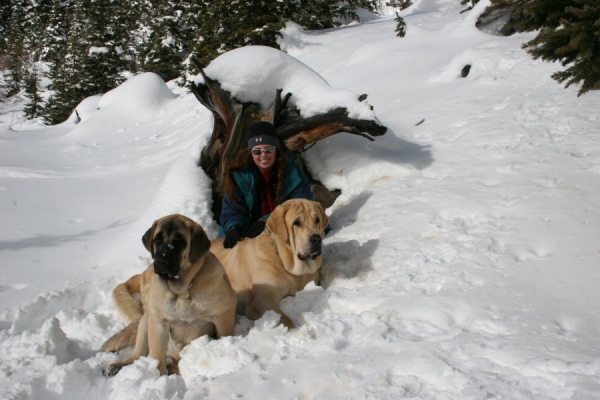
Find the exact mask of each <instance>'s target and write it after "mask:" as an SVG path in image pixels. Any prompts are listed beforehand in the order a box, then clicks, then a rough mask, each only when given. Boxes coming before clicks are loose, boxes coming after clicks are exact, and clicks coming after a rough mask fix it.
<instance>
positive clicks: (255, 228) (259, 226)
mask: <svg viewBox="0 0 600 400" xmlns="http://www.w3.org/2000/svg"><path fill="white" fill-rule="evenodd" d="M264 230H265V221H263V220H262V219H259V220H258V221H256V222H255V223H253V224H252V225H250V228H248V232H246V236H248V237H249V238H253V237H257V236H258V235H260V234H261V233H262V231H264Z"/></svg>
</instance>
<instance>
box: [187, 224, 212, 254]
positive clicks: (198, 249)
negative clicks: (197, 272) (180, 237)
mask: <svg viewBox="0 0 600 400" xmlns="http://www.w3.org/2000/svg"><path fill="white" fill-rule="evenodd" d="M190 237H191V240H190V253H189V260H190V263H192V264H195V263H196V262H197V261H198V260H199V259H200V258H201V257H203V256H204V255H205V254H206V253H207V252H208V250H210V240H208V236H206V232H204V229H202V226H200V225H198V224H196V223H193V224H192V226H190Z"/></svg>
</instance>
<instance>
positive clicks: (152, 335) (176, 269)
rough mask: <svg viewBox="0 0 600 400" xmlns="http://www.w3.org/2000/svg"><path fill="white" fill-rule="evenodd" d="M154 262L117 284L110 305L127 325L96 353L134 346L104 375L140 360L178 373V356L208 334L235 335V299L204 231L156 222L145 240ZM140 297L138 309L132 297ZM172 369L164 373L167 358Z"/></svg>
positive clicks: (188, 223)
mask: <svg viewBox="0 0 600 400" xmlns="http://www.w3.org/2000/svg"><path fill="white" fill-rule="evenodd" d="M142 241H143V243H144V246H145V247H146V249H148V251H149V252H150V254H151V255H152V258H153V259H154V262H153V263H152V264H150V266H149V267H148V268H147V269H146V270H145V271H144V272H142V273H141V274H138V275H135V276H133V277H131V278H130V279H129V280H128V281H127V282H124V283H121V284H119V285H118V286H117V287H116V288H115V289H114V291H113V298H114V301H115V303H116V305H117V307H118V309H119V311H120V312H121V314H123V315H124V316H125V317H126V318H127V320H128V321H129V322H131V324H130V325H129V326H127V327H125V328H124V329H123V330H122V331H120V332H119V333H117V334H116V335H114V336H113V337H111V338H110V339H109V340H108V341H107V342H106V343H104V345H103V346H102V348H101V350H100V351H117V350H119V349H122V348H124V347H128V346H131V345H133V344H135V348H134V350H133V354H132V355H131V357H130V358H129V359H128V360H126V361H124V362H120V363H116V364H111V365H110V366H108V367H106V368H105V369H104V374H105V375H107V376H112V375H115V374H116V373H118V372H119V370H120V369H121V368H122V367H123V366H125V365H129V364H131V363H133V362H134V361H135V360H136V359H138V358H139V357H141V356H146V355H149V356H150V357H153V358H156V359H158V369H159V370H160V373H161V375H164V374H166V373H167V372H169V373H173V372H178V368H177V362H178V361H179V351H180V350H181V348H183V346H184V345H186V344H189V343H190V342H191V341H192V340H194V339H196V338H198V337H200V336H202V335H205V334H208V335H211V336H214V337H217V338H220V337H221V336H229V335H232V334H233V327H234V325H235V311H236V303H237V298H236V293H235V291H234V290H233V289H232V287H231V284H230V283H229V279H228V277H227V275H226V273H225V270H224V269H223V267H222V265H221V263H219V260H217V258H216V257H215V256H214V255H213V254H212V253H211V252H210V251H209V250H210V246H211V243H210V241H209V240H208V237H207V236H206V233H205V232H204V229H202V227H201V226H200V225H199V224H197V223H195V222H194V221H192V220H191V219H189V218H187V217H184V216H182V215H169V216H166V217H163V218H160V219H159V220H157V221H155V222H154V224H153V225H152V227H151V228H150V229H148V231H147V232H146V233H145V234H144V236H143V238H142ZM136 293H140V294H141V303H140V301H139V300H136V298H135V297H134V294H136ZM167 356H170V357H171V358H172V359H173V364H170V365H169V369H168V370H167V364H166V358H167Z"/></svg>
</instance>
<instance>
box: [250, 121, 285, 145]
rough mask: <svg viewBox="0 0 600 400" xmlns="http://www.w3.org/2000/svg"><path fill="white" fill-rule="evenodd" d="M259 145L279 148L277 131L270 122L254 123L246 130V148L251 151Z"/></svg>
mask: <svg viewBox="0 0 600 400" xmlns="http://www.w3.org/2000/svg"><path fill="white" fill-rule="evenodd" d="M259 144H270V145H272V146H275V147H279V146H280V142H279V137H278V136H277V129H275V127H274V126H273V124H271V123H270V122H267V121H260V122H255V123H253V124H252V125H250V127H249V128H248V148H249V149H251V148H253V147H254V146H257V145H259Z"/></svg>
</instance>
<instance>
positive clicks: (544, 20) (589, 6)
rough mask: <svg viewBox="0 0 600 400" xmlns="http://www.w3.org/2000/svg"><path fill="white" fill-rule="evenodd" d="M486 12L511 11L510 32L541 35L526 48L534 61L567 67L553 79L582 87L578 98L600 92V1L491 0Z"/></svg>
mask: <svg viewBox="0 0 600 400" xmlns="http://www.w3.org/2000/svg"><path fill="white" fill-rule="evenodd" d="M491 3H492V4H491V6H490V7H488V9H487V10H486V11H496V10H506V9H508V10H510V11H511V20H510V21H509V26H508V27H509V28H512V29H514V30H515V31H517V32H532V31H539V33H538V34H537V36H536V37H535V38H534V39H533V40H531V41H529V42H527V43H525V44H524V45H523V47H524V48H525V49H527V51H528V52H529V53H530V54H531V55H532V56H533V58H534V59H542V60H544V61H558V62H560V63H561V64H562V66H564V67H566V69H564V70H563V71H559V72H556V73H554V74H553V75H552V78H553V79H555V80H557V81H558V82H560V83H564V84H565V87H569V86H570V85H573V84H581V86H580V89H579V92H578V95H582V94H584V93H586V92H588V91H590V90H592V89H600V1H598V0H535V1H533V0H492V1H491Z"/></svg>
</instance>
